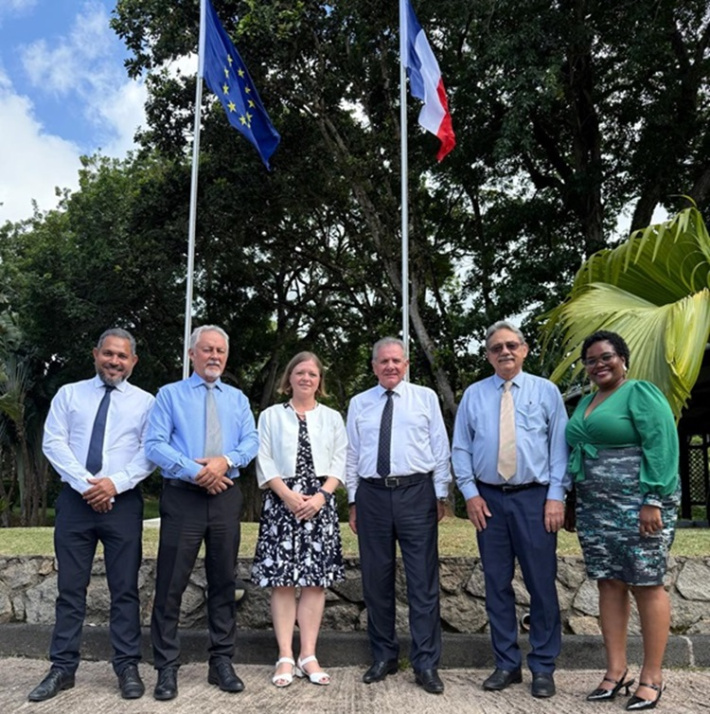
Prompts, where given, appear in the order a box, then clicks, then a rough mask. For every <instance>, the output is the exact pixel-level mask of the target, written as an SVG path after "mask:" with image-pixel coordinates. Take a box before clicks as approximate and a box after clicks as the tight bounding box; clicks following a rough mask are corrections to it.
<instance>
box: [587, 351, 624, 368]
mask: <svg viewBox="0 0 710 714" xmlns="http://www.w3.org/2000/svg"><path fill="white" fill-rule="evenodd" d="M614 357H618V355H617V354H616V352H605V353H604V354H603V355H599V357H590V358H589V359H585V360H582V364H583V365H584V366H585V367H586V368H587V369H591V368H592V367H594V366H595V365H596V364H597V362H601V363H602V364H610V363H611V362H613V361H614Z"/></svg>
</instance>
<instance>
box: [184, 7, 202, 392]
mask: <svg viewBox="0 0 710 714" xmlns="http://www.w3.org/2000/svg"><path fill="white" fill-rule="evenodd" d="M205 2H206V0H200V39H199V43H198V46H197V87H196V89H195V129H194V138H193V141H192V179H191V181H190V218H189V225H188V240H187V280H186V286H185V334H184V339H183V352H182V377H183V379H187V377H188V376H189V372H190V356H189V354H188V352H189V349H190V334H191V333H192V292H193V284H194V274H195V232H196V226H197V174H198V169H199V166H200V125H201V122H200V117H201V114H202V77H203V75H204V62H205V15H206V6H205Z"/></svg>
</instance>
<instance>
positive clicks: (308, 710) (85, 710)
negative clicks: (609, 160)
mask: <svg viewBox="0 0 710 714" xmlns="http://www.w3.org/2000/svg"><path fill="white" fill-rule="evenodd" d="M46 670H47V662H46V661H42V660H30V659H22V658H5V659H1V660H0V682H1V683H2V684H0V712H3V714H14V712H32V714H49V713H51V714H57V713H59V714H62V713H64V712H67V713H71V714H97V713H103V712H112V713H113V712H116V713H117V714H123V713H124V712H125V713H126V714H140V713H142V712H170V714H212V713H215V714H216V713H218V712H224V713H225V714H226V713H227V712H230V713H232V712H235V711H240V712H248V713H249V714H251V713H252V712H257V713H258V712H269V713H274V714H277V713H280V712H284V713H287V714H299V713H303V714H335V713H337V714H346V713H347V712H353V714H355V713H357V714H389V713H390V712H392V713H395V712H397V713H398V714H400V713H401V712H412V713H413V714H439V713H441V714H456V713H457V712H466V714H515V713H516V712H520V713H524V714H568V713H569V714H579V713H581V714H584V713H585V712H589V713H590V714H591V713H592V712H594V713H595V714H600V710H601V709H602V708H603V709H604V712H602V713H601V714H611V713H612V712H617V711H623V710H624V703H625V701H626V699H625V698H623V697H622V698H618V699H617V700H616V701H614V702H610V703H605V704H592V703H589V702H586V701H585V700H584V696H585V695H586V693H587V692H588V691H589V690H590V689H593V688H594V687H595V686H596V684H597V682H598V679H599V671H598V670H595V671H589V670H563V671H558V672H557V675H556V682H557V688H558V693H557V695H556V696H555V697H553V698H551V699H548V700H542V699H533V698H532V697H531V696H530V685H529V681H530V677H529V675H528V674H527V673H526V674H525V675H524V682H523V684H518V685H513V686H512V687H510V688H509V689H507V690H506V691H504V692H495V693H494V692H483V691H482V690H481V688H480V684H481V682H482V681H483V679H484V678H485V676H487V675H488V674H489V671H488V670H485V671H484V670H479V669H475V670H471V669H447V670H442V671H441V674H442V679H443V680H444V683H445V685H446V691H445V692H444V694H443V695H440V696H436V695H431V694H426V693H425V692H424V691H423V690H422V689H421V688H419V687H417V686H416V685H415V683H414V676H413V675H412V672H411V671H404V672H399V673H398V674H397V675H394V676H391V677H388V678H387V679H386V680H385V681H384V682H379V683H377V684H372V685H365V684H362V683H361V682H360V676H361V675H362V671H363V668H362V667H338V668H332V669H330V674H331V676H332V679H333V683H332V684H331V685H330V686H329V687H318V686H315V685H312V684H310V683H309V682H308V681H306V680H296V681H294V683H293V684H292V685H291V686H290V687H288V688H286V689H277V688H276V687H274V686H273V685H272V684H271V682H270V681H269V677H270V675H271V667H268V666H266V665H253V664H252V665H243V666H241V667H238V670H237V671H238V672H239V674H240V676H241V677H242V679H243V680H244V682H245V684H246V689H245V691H244V692H242V693H240V694H226V693H224V692H221V691H220V690H219V689H218V688H217V687H214V686H210V685H209V684H207V681H206V676H207V671H206V665H204V664H197V663H194V664H188V665H185V666H183V667H182V668H181V669H180V676H179V680H178V686H179V694H178V697H177V698H176V699H174V700H173V701H171V702H157V701H155V700H154V699H153V697H152V688H153V685H154V683H155V675H154V672H153V670H152V669H151V668H150V667H149V665H141V673H142V675H143V677H144V679H145V681H146V685H147V687H148V691H147V692H146V695H145V696H144V697H143V698H142V699H139V700H133V701H125V700H123V699H121V698H120V696H119V694H118V689H117V685H116V678H115V677H114V675H113V672H112V671H111V667H110V665H109V664H108V663H106V662H82V664H81V667H80V668H79V672H78V673H77V683H76V687H75V688H74V689H71V690H69V691H66V692H62V693H61V694H59V695H58V696H57V697H56V698H54V699H51V700H49V701H47V702H41V703H32V702H29V701H27V694H28V693H29V691H30V690H31V689H32V688H33V687H34V686H35V685H36V684H37V683H38V682H39V681H40V680H41V679H42V677H43V676H44V674H45V672H46ZM666 682H667V686H668V688H667V690H666V692H665V693H664V694H663V698H662V700H661V704H660V705H659V709H660V710H662V711H666V712H672V713H673V714H699V713H701V712H709V711H710V707H709V706H708V697H710V673H708V671H707V670H703V671H697V670H696V671H691V670H667V672H666Z"/></svg>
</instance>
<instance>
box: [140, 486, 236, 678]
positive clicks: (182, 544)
mask: <svg viewBox="0 0 710 714" xmlns="http://www.w3.org/2000/svg"><path fill="white" fill-rule="evenodd" d="M241 511H242V492H241V489H240V488H239V485H238V484H237V483H236V482H235V483H234V485H233V486H231V487H230V488H228V489H227V490H226V491H223V492H222V493H220V494H217V495H216V496H210V495H209V494H208V493H207V491H205V490H204V489H203V488H200V487H199V486H195V487H193V488H176V487H174V486H170V485H168V484H165V485H164V486H163V493H162V495H161V497H160V545H159V549H158V565H157V572H156V576H155V600H154V603H153V616H152V619H151V628H150V631H151V637H152V639H153V658H154V662H155V667H156V669H162V668H163V667H168V666H174V665H177V664H178V663H179V662H178V660H179V657H180V638H179V635H178V621H179V618H180V604H181V602H182V596H183V593H184V592H185V588H186V587H187V584H188V582H189V579H190V574H191V573H192V569H193V567H194V565H195V560H196V559H197V554H198V552H199V550H200V546H201V544H202V542H203V541H204V543H205V573H206V576H207V621H208V627H209V635H210V645H209V653H210V662H211V663H212V662H216V661H217V660H220V659H229V660H231V659H232V657H233V655H234V638H235V635H236V620H235V617H236V602H235V599H234V585H235V575H234V570H235V567H236V564H237V554H238V552H239V535H240V530H239V518H240V516H241Z"/></svg>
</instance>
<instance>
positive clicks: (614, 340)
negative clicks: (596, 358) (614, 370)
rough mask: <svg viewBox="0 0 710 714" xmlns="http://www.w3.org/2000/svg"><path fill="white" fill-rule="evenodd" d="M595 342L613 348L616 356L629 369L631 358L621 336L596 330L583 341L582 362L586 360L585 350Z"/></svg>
mask: <svg viewBox="0 0 710 714" xmlns="http://www.w3.org/2000/svg"><path fill="white" fill-rule="evenodd" d="M597 342H608V343H609V344H610V345H611V346H612V347H613V348H614V351H615V352H616V354H618V355H619V357H621V358H622V359H623V360H624V363H625V364H626V366H627V367H629V360H630V357H631V353H630V352H629V346H628V345H627V344H626V342H625V341H624V338H623V337H622V336H621V335H619V334H618V333H616V332H609V331H608V330H597V331H596V332H594V333H593V334H591V335H589V337H587V339H586V340H584V342H583V343H582V361H584V360H585V359H587V350H588V349H589V348H590V347H591V346H592V345H594V344H596V343H597Z"/></svg>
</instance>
